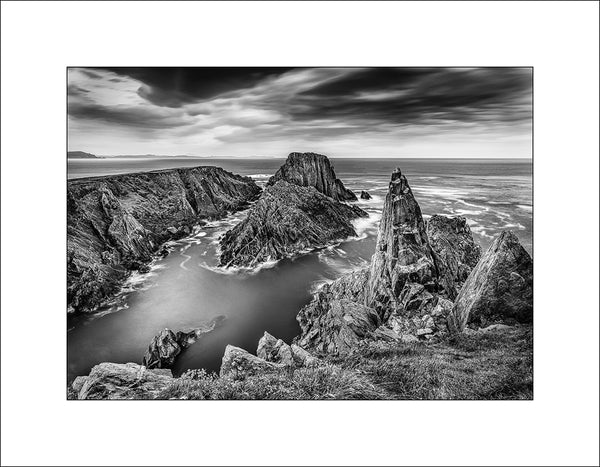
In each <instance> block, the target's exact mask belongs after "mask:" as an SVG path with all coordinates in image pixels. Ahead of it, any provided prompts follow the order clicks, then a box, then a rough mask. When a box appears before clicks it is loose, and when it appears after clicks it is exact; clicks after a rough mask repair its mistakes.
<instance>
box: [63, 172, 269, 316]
mask: <svg viewBox="0 0 600 467" xmlns="http://www.w3.org/2000/svg"><path fill="white" fill-rule="evenodd" d="M260 192H261V189H260V188H259V187H258V186H257V185H256V183H255V182H254V181H253V180H252V179H251V178H249V177H242V176H239V175H235V174H232V173H231V172H227V171H225V170H223V169H221V168H218V167H195V168H189V169H171V170H160V171H155V172H143V173H134V174H125V175H115V176H106V177H93V178H81V179H74V180H69V181H68V184H67V305H68V310H69V311H73V312H86V311H92V310H94V309H96V308H97V307H98V306H100V305H101V304H102V303H103V302H104V301H105V300H106V299H107V298H109V297H111V296H112V295H113V294H115V293H116V292H117V291H118V290H119V288H120V286H121V285H122V284H123V282H124V280H125V279H126V278H127V276H128V275H129V274H130V273H131V271H136V270H137V271H141V272H145V271H147V266H146V265H147V264H148V263H149V262H150V261H151V260H152V259H153V257H154V256H155V255H157V254H168V251H165V250H161V246H162V245H163V244H164V243H165V242H167V241H169V240H175V239H179V238H182V237H184V236H187V235H189V234H190V233H191V232H192V228H193V227H194V226H195V225H198V224H200V223H202V222H204V221H206V220H211V219H219V218H222V217H224V216H226V215H227V214H229V213H231V212H235V211H239V210H241V209H245V208H247V207H248V205H249V203H250V202H251V201H254V200H255V199H256V198H257V197H258V196H259V194H260Z"/></svg>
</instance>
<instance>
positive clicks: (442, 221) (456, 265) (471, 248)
mask: <svg viewBox="0 0 600 467" xmlns="http://www.w3.org/2000/svg"><path fill="white" fill-rule="evenodd" d="M427 237H428V239H429V243H430V245H431V248H433V251H435V252H436V253H437V255H438V256H439V257H440V258H441V259H442V260H443V261H444V263H445V265H446V267H447V268H448V271H449V273H450V274H451V275H452V279H453V280H454V282H455V283H456V284H457V285H458V284H462V283H464V281H466V280H467V277H468V276H469V274H470V272H471V271H472V270H473V268H474V267H475V265H476V264H477V261H479V258H480V257H481V247H480V246H479V245H477V244H476V243H475V240H473V234H472V233H471V229H470V228H469V224H467V220H466V219H465V218H464V217H460V216H458V217H445V216H439V215H437V214H436V215H434V216H432V217H431V218H430V219H429V220H428V221H427Z"/></svg>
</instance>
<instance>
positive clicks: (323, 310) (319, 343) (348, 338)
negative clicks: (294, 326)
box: [296, 287, 381, 354]
mask: <svg viewBox="0 0 600 467" xmlns="http://www.w3.org/2000/svg"><path fill="white" fill-rule="evenodd" d="M296 319H297V321H298V323H299V324H300V328H301V329H302V333H301V335H300V337H299V339H298V344H299V345H300V346H302V347H305V348H309V349H315V350H317V351H319V352H324V353H336V354H344V353H347V352H349V351H350V350H352V348H353V347H355V346H356V344H357V343H358V342H359V341H360V340H361V339H365V338H367V337H370V336H371V333H373V332H374V331H375V330H376V329H377V328H378V327H379V325H380V324H381V321H380V319H379V316H378V315H377V313H376V312H375V310H373V309H372V308H369V307H366V306H364V305H362V304H360V303H357V302H353V301H351V300H348V299H345V298H342V299H334V298H333V297H332V295H331V294H330V293H329V290H328V288H327V287H323V289H321V290H320V291H319V292H318V293H317V295H316V297H315V298H314V299H313V302H312V303H310V304H309V305H307V306H305V307H304V308H302V310H300V312H299V313H298V316H297V317H296Z"/></svg>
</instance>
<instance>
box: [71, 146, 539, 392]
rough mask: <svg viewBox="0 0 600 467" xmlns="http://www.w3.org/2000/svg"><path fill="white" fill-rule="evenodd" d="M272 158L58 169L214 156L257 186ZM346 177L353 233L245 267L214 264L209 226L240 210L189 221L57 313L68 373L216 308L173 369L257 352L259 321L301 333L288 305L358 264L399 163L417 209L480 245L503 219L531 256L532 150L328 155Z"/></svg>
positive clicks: (136, 352)
mask: <svg viewBox="0 0 600 467" xmlns="http://www.w3.org/2000/svg"><path fill="white" fill-rule="evenodd" d="M284 161H285V160H284V159H274V158H193V157H113V158H101V159H72V160H69V161H68V171H67V174H68V178H69V179H72V178H81V177H91V176H105V175H114V174H120V173H130V172H143V171H151V170H160V169H168V168H175V167H195V166H206V165H211V166H217V167H222V168H224V169H226V170H228V171H231V172H233V173H237V174H241V175H246V176H249V177H252V178H253V179H254V180H255V181H256V182H257V183H258V184H259V185H261V186H264V185H265V183H266V182H267V180H268V179H269V177H270V176H271V175H273V174H274V173H275V172H276V171H277V169H278V168H279V167H280V166H281V165H282V164H283V163H284ZM331 162H332V164H333V166H334V168H335V172H336V175H337V176H338V178H340V179H341V180H342V181H343V182H344V184H345V185H346V187H348V188H350V189H351V190H354V191H355V192H357V194H358V193H359V192H360V191H361V190H366V191H368V192H369V193H370V194H371V196H372V199H370V200H360V199H359V201H358V203H357V204H358V205H359V206H360V207H361V208H363V209H364V210H365V211H367V212H368V213H369V217H368V218H364V219H358V220H356V221H355V229H356V232H357V234H358V235H357V237H353V238H347V239H341V240H340V241H339V242H338V243H337V244H334V245H330V246H329V247H326V248H321V249H318V250H315V251H312V252H309V253H306V254H303V255H301V256H298V257H295V258H293V259H284V260H281V261H278V262H272V263H267V264H264V265H261V266H260V267H258V268H256V269H253V270H238V269H223V268H219V267H218V258H217V247H218V242H219V239H220V237H221V236H222V235H223V234H224V233H225V232H226V231H227V230H228V229H230V228H232V227H233V226H234V225H236V224H237V223H238V222H240V221H241V220H242V219H243V218H244V216H245V212H243V211H242V212H238V213H235V214H233V215H230V216H228V217H226V218H224V219H222V220H219V221H214V222H210V223H209V224H207V225H205V226H203V227H202V228H199V227H198V228H196V229H195V230H194V232H193V234H192V235H191V236H190V237H188V238H185V239H181V240H178V241H176V242H170V243H169V244H168V247H169V249H170V250H171V253H170V254H169V255H168V256H167V257H166V258H161V259H156V260H155V261H154V262H153V263H152V265H151V270H150V272H149V273H146V274H139V273H133V274H132V275H131V277H129V279H128V280H127V282H126V283H125V284H124V285H123V287H122V290H121V292H120V293H119V294H118V295H117V296H115V297H114V299H112V300H111V301H110V303H107V304H106V306H103V307H102V308H100V309H98V310H97V311H96V312H93V313H89V314H85V315H78V316H73V315H69V316H68V317H67V379H68V381H69V382H70V381H72V380H73V379H74V378H75V377H76V376H80V375H87V374H88V373H89V371H90V369H91V368H92V367H93V366H94V365H96V364H98V363H101V362H114V363H127V362H134V363H141V362H142V357H143V355H144V352H145V351H146V349H147V348H148V345H149V343H150V341H151V340H152V338H153V337H154V336H155V335H156V334H157V333H159V332H160V331H161V330H163V329H165V328H169V329H172V330H175V331H176V330H180V329H189V328H193V327H197V326H199V325H200V324H203V323H205V322H207V321H210V320H211V319H213V318H216V317H218V316H224V317H225V320H224V321H223V324H222V325H221V326H219V327H218V328H217V329H215V330H214V331H212V332H211V333H209V334H207V335H205V336H203V337H202V338H201V339H200V340H199V341H198V342H196V343H195V344H193V345H192V346H190V347H189V348H188V349H186V350H185V351H184V352H183V353H182V354H181V355H180V356H179V357H178V359H177V361H176V365H175V367H174V368H173V374H174V375H175V376H178V375H180V374H181V373H183V372H184V371H186V370H188V369H197V368H204V369H205V370H206V371H208V372H218V371H219V368H220V364H221V359H222V357H223V353H224V350H225V347H226V345H228V344H231V345H235V346H238V347H241V348H243V349H246V350H247V351H249V352H251V353H255V352H256V347H257V344H258V341H259V339H260V338H261V336H262V335H263V333H264V332H265V331H267V332H269V333H270V334H272V335H273V336H275V337H277V338H280V339H283V340H284V341H285V342H287V343H291V342H292V340H293V338H294V337H295V336H297V335H298V334H299V332H300V328H299V326H298V324H297V322H296V315H297V313H298V311H299V310H300V309H301V308H302V307H303V306H304V305H306V304H307V303H308V302H309V301H310V300H311V296H312V294H313V293H314V292H315V291H316V290H317V289H318V288H319V287H320V286H321V285H322V284H324V283H327V282H330V281H332V280H334V279H336V278H337V277H339V276H340V275H342V274H344V273H347V272H351V271H353V270H356V269H359V268H362V267H364V266H366V265H367V264H368V263H369V260H370V258H371V256H372V254H373V253H374V249H375V242H376V239H377V228H378V225H379V221H380V219H381V210H382V207H383V202H384V199H385V195H386V192H387V189H388V183H389V180H390V175H391V172H392V171H393V170H394V168H396V167H400V168H401V170H402V172H403V173H404V174H405V175H406V177H407V179H408V182H409V184H410V186H411V188H412V190H413V193H414V195H415V198H416V199H417V201H418V203H419V205H420V206H421V210H422V212H423V216H424V217H425V218H428V217H430V216H431V215H433V214H442V215H446V216H464V217H466V218H467V220H468V223H469V226H470V228H471V230H472V232H473V236H474V238H475V240H476V241H477V242H478V243H479V244H480V245H481V247H482V249H483V250H484V251H485V249H486V248H487V247H488V246H489V245H490V243H491V241H492V240H493V239H494V238H495V237H496V236H497V235H498V234H500V233H501V232H502V231H504V230H512V231H514V232H515V233H516V235H517V236H518V237H519V239H520V241H521V243H522V244H523V246H524V248H525V249H526V250H527V251H528V252H529V253H530V254H531V255H532V256H533V203H532V161H531V160H530V159H527V160H517V159H510V160H509V159H436V158H429V159H405V158H398V159H391V158H388V159H374V158H367V157H365V158H353V159H331Z"/></svg>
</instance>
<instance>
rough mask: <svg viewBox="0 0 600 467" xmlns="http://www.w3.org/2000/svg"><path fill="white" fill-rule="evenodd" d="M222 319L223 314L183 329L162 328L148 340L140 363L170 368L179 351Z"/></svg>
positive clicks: (149, 366)
mask: <svg viewBox="0 0 600 467" xmlns="http://www.w3.org/2000/svg"><path fill="white" fill-rule="evenodd" d="M224 320H225V317H224V316H219V317H217V318H215V319H213V320H211V321H210V322H208V323H207V324H205V325H203V326H201V327H198V328H194V329H189V330H185V331H177V332H173V331H171V330H170V329H164V330H163V331H161V332H160V333H158V334H157V335H156V336H154V338H153V339H152V341H151V342H150V345H149V346H148V350H146V353H145V354H144V359H143V360H142V365H144V366H145V367H146V368H148V369H152V368H171V367H172V366H173V364H174V363H175V359H176V357H177V356H178V355H179V354H180V353H181V352H183V351H184V350H185V349H187V348H188V347H189V346H190V345H192V344H193V343H195V342H196V341H197V340H198V339H200V337H202V336H203V335H204V334H207V333H209V332H211V331H212V330H214V329H215V328H216V327H217V326H219V325H220V324H221V323H222V322H223V321H224Z"/></svg>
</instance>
